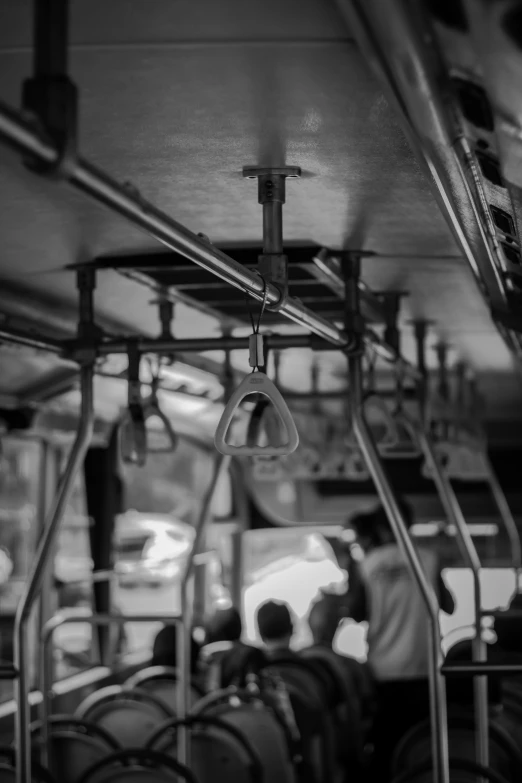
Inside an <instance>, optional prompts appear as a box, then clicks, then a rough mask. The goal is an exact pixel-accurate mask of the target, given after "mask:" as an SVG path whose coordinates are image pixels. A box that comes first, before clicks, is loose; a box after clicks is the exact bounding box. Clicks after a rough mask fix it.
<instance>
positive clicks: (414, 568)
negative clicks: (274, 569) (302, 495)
mask: <svg viewBox="0 0 522 783" xmlns="http://www.w3.org/2000/svg"><path fill="white" fill-rule="evenodd" d="M348 364H349V374H350V393H351V396H352V404H351V410H352V422H353V431H354V433H355V436H356V438H357V442H358V444H359V447H360V449H361V451H362V453H363V455H364V459H365V460H366V464H367V465H368V469H369V471H370V473H371V476H372V479H373V482H374V484H375V487H376V489H377V492H378V494H379V497H380V500H381V503H382V504H383V506H384V508H385V510H386V514H387V516H388V519H389V521H390V525H391V528H392V530H393V533H394V535H395V538H396V540H397V544H398V546H399V548H400V550H401V552H402V554H403V557H404V559H405V560H406V562H407V564H408V567H409V569H410V573H411V575H412V577H413V579H414V581H415V582H416V583H417V586H418V588H419V590H420V592H421V594H422V597H423V599H424V603H425V604H426V608H427V610H428V614H429V619H430V638H429V686H430V720H431V738H432V758H433V780H434V781H435V783H449V780H450V778H449V760H448V730H447V711H446V690H445V683H444V678H443V676H442V675H441V673H440V669H441V666H442V663H443V656H442V647H441V641H442V640H441V634H440V628H439V606H438V602H437V598H436V595H435V592H434V590H433V588H432V586H431V585H430V584H429V582H428V580H427V579H426V575H425V574H424V571H423V567H422V563H421V561H420V558H419V555H418V553H417V550H416V549H415V547H414V545H413V543H412V541H411V539H410V536H409V533H408V529H407V527H406V524H405V522H404V519H403V518H402V515H401V512H400V509H399V506H398V504H397V500H396V498H395V495H394V492H393V489H392V487H391V484H390V482H389V480H388V476H387V475H386V472H385V470H384V467H383V465H382V463H381V460H380V457H379V453H378V451H377V448H376V446H375V444H374V442H373V439H372V435H371V433H370V430H369V427H368V425H367V423H366V421H365V420H364V416H363V412H362V395H361V391H360V390H361V389H362V385H361V383H362V369H361V358H360V357H358V356H353V357H349V358H348ZM357 388H359V392H357V391H356V389H357Z"/></svg>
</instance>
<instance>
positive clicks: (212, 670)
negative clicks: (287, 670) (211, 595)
mask: <svg viewBox="0 0 522 783" xmlns="http://www.w3.org/2000/svg"><path fill="white" fill-rule="evenodd" d="M242 633H243V623H242V621H241V615H240V614H239V612H238V610H237V609H235V608H233V607H231V608H230V609H220V610H218V611H216V612H215V614H213V615H212V617H211V618H210V620H209V621H208V623H207V627H206V637H205V646H204V647H203V648H202V650H201V661H202V668H203V670H204V671H203V674H204V681H205V690H207V691H213V690H216V689H217V688H227V687H228V686H229V685H232V684H233V685H236V686H239V687H244V686H245V683H246V678H247V675H248V674H250V673H255V674H257V673H258V671H260V670H261V669H262V668H263V666H264V665H265V664H266V658H265V656H264V654H263V653H262V651H261V650H259V649H257V648H255V647H252V646H251V645H247V644H244V643H243V642H242V641H241V636H242Z"/></svg>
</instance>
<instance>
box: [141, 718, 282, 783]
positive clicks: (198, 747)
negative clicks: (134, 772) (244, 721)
mask: <svg viewBox="0 0 522 783" xmlns="http://www.w3.org/2000/svg"><path fill="white" fill-rule="evenodd" d="M180 725H186V726H187V727H188V728H189V731H190V746H191V762H192V769H193V770H194V772H195V773H196V776H197V778H198V780H199V781H200V782H201V783H207V782H208V783H214V781H215V782H216V783H228V781H232V780H233V781H237V783H263V780H264V779H265V775H264V768H263V765H262V762H261V758H260V756H259V755H258V753H257V752H256V750H254V748H253V746H252V744H251V743H250V742H249V740H248V739H247V737H246V736H245V733H244V732H243V731H242V730H240V729H238V728H237V727H236V726H233V725H230V724H228V723H227V722H225V721H223V720H220V719H219V718H216V717H214V716H208V715H200V716H190V717H189V718H187V719H186V720H185V721H178V720H176V719H173V720H169V721H167V722H166V723H164V724H163V725H162V726H160V727H159V728H158V729H157V731H155V732H154V734H153V735H152V736H151V737H149V740H148V742H147V747H150V748H153V749H155V750H160V751H161V752H163V753H167V754H169V755H172V756H174V757H175V756H176V752H177V746H176V737H177V729H178V727H179V726H180ZM266 779H267V780H268V776H267V777H266Z"/></svg>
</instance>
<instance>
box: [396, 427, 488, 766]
mask: <svg viewBox="0 0 522 783" xmlns="http://www.w3.org/2000/svg"><path fill="white" fill-rule="evenodd" d="M410 424H411V426H412V428H413V430H414V432H415V436H416V438H417V441H418V443H419V446H420V447H421V449H422V452H423V454H424V457H425V459H426V463H427V465H428V467H429V470H430V472H431V475H432V476H433V480H434V482H435V486H436V487H437V492H438V494H439V497H440V499H441V502H442V505H443V507H444V511H445V512H446V517H447V519H448V521H449V522H450V523H451V524H453V525H454V526H455V531H456V534H457V540H458V542H459V548H460V551H461V554H462V556H463V558H464V562H465V564H466V565H467V567H468V568H469V569H470V570H471V573H472V575H473V608H474V616H475V637H474V639H473V642H472V655H473V661H475V662H476V663H484V662H486V661H487V657H488V650H487V644H486V642H485V640H484V639H483V638H482V601H481V585H480V568H481V566H480V559H479V556H478V552H477V550H476V548H475V544H474V543H473V539H472V537H471V534H470V532H469V529H468V526H467V524H466V520H465V519H464V515H463V513H462V510H461V508H460V504H459V501H458V500H457V496H456V495H455V492H454V490H453V487H452V486H451V482H450V480H449V478H448V476H447V474H446V472H445V470H444V468H443V467H442V465H441V463H440V459H439V457H438V455H437V452H436V450H435V448H434V445H433V442H432V441H431V439H430V438H429V437H428V435H427V434H426V433H425V431H424V430H423V429H422V427H420V426H419V425H417V424H416V423H415V422H410ZM473 688H474V704H475V720H476V724H475V731H476V750H477V762H478V763H479V764H482V765H483V766H484V767H488V766H489V709H488V681H487V678H486V677H476V678H475V680H474V682H473Z"/></svg>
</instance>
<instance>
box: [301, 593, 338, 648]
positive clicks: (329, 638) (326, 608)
mask: <svg viewBox="0 0 522 783" xmlns="http://www.w3.org/2000/svg"><path fill="white" fill-rule="evenodd" d="M308 625H309V626H310V630H311V632H312V637H313V640H314V644H327V645H328V646H329V647H331V646H332V643H333V640H334V637H335V634H336V632H337V626H338V625H339V612H338V611H337V606H336V605H335V604H333V603H332V601H328V600H327V599H326V598H321V599H320V600H319V601H316V603H315V604H313V605H312V608H311V609H310V612H309V614H308Z"/></svg>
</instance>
